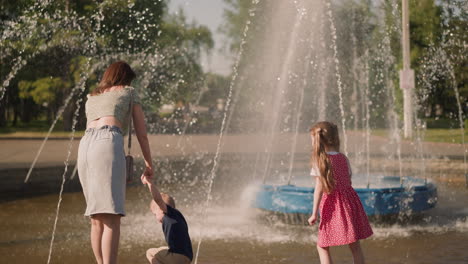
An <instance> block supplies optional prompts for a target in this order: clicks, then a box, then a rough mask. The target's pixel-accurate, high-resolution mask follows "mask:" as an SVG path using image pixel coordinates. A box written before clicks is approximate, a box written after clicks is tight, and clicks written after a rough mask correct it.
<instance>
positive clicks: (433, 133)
mask: <svg viewBox="0 0 468 264" xmlns="http://www.w3.org/2000/svg"><path fill="white" fill-rule="evenodd" d="M413 133H414V134H413V136H415V137H416V131H414V132H413ZM372 135H376V136H384V137H386V136H388V130H384V129H376V130H372ZM421 136H422V137H423V141H428V142H444V143H455V144H461V143H462V133H461V129H460V128H458V129H449V128H447V129H446V128H441V129H439V128H429V129H427V130H426V131H425V132H423V134H422V135H421ZM401 137H403V131H402V132H401ZM467 141H468V131H467V130H466V129H465V142H467Z"/></svg>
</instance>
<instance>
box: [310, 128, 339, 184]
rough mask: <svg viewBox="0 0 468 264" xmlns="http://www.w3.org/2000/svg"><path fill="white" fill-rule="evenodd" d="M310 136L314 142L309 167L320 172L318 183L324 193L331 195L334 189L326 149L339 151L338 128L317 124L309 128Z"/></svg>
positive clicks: (333, 180)
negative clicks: (320, 184)
mask: <svg viewBox="0 0 468 264" xmlns="http://www.w3.org/2000/svg"><path fill="white" fill-rule="evenodd" d="M310 134H311V136H312V138H313V140H314V142H313V146H312V147H313V148H312V157H311V160H310V162H311V166H312V167H314V168H317V169H318V170H319V172H320V181H321V182H322V185H323V188H324V191H325V192H326V193H331V192H332V191H333V189H334V188H335V179H334V178H333V169H332V167H331V161H330V159H329V158H328V156H327V152H326V149H325V148H326V147H333V148H334V149H336V150H337V151H339V149H340V138H339V135H338V127H337V126H336V125H335V124H333V123H331V122H326V121H324V122H318V123H316V124H315V125H313V126H312V127H311V128H310Z"/></svg>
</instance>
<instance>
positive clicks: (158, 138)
mask: <svg viewBox="0 0 468 264" xmlns="http://www.w3.org/2000/svg"><path fill="white" fill-rule="evenodd" d="M267 139H268V136H267V135H247V134H241V135H235V134H233V135H226V136H225V137H224V140H223V144H222V148H221V151H222V153H256V152H259V151H260V152H264V151H268V150H270V152H272V153H287V152H290V151H291V145H292V142H293V141H292V140H293V134H292V133H289V134H282V135H279V136H277V137H275V139H276V140H275V142H274V143H273V145H272V146H270V147H267V146H266V140H267ZM149 140H150V144H151V150H152V153H153V156H154V158H155V159H158V158H167V157H169V158H170V157H181V156H191V155H197V154H200V153H203V154H210V153H213V154H214V153H215V152H216V148H217V143H218V136H217V135H200V134H196V135H186V136H180V135H150V136H149ZM135 142H136V140H135ZM41 143H42V139H14V138H13V139H11V138H10V139H0V149H1V151H0V169H11V168H29V167H30V165H31V164H32V162H33V160H34V157H35V156H36V153H37V151H38V150H39V147H40V145H41ZM78 144H79V138H77V139H75V140H74V141H73V144H72V154H71V157H70V163H72V164H73V163H75V161H76V155H77V149H78ZM69 145H70V140H67V139H50V140H48V142H47V143H46V145H45V147H44V149H43V152H42V154H41V155H40V157H39V159H38V161H37V164H36V166H37V167H51V166H61V165H63V164H64V161H65V158H66V156H67V153H68V148H69ZM135 145H137V144H135ZM364 146H365V140H364V138H363V135H362V133H358V132H349V133H348V152H350V153H358V152H360V153H363V152H364ZM396 147H397V144H395V143H392V142H390V141H389V139H387V138H385V137H380V136H372V137H371V139H370V153H371V155H378V156H386V155H387V156H388V155H389V154H390V155H391V153H396ZM310 148H311V147H310V137H309V135H308V134H307V133H303V134H299V135H298V138H297V148H296V153H298V154H299V155H301V154H303V155H309V153H310ZM417 149H418V146H417V144H416V143H414V142H411V141H403V142H402V144H401V153H402V155H403V156H405V155H410V154H414V153H417ZM422 149H423V152H424V153H425V155H427V156H428V157H439V158H440V157H449V158H455V159H460V158H463V151H464V149H463V146H462V145H460V144H450V143H434V142H424V143H423V146H422ZM342 151H343V148H342ZM133 154H136V156H141V153H140V150H139V148H138V147H135V148H134V153H133Z"/></svg>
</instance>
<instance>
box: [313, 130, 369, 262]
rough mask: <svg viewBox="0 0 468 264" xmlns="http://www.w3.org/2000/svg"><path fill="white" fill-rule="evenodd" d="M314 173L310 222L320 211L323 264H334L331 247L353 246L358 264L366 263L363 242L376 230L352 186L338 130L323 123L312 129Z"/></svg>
mask: <svg viewBox="0 0 468 264" xmlns="http://www.w3.org/2000/svg"><path fill="white" fill-rule="evenodd" d="M310 134H311V137H312V145H313V151H312V158H311V164H312V171H311V175H312V176H316V177H315V179H316V180H315V191H314V207H313V210H312V216H311V217H310V218H309V220H308V222H309V224H310V225H313V224H314V223H315V222H316V220H317V214H318V210H317V209H318V208H320V225H319V229H318V241H317V250H318V253H319V257H320V263H321V264H328V263H332V259H331V256H330V246H339V245H349V248H350V249H351V252H352V254H353V259H354V263H355V264H362V263H364V255H363V253H362V249H361V245H360V244H359V240H360V239H364V238H367V237H369V236H371V235H372V234H373V233H372V228H371V227H370V225H369V221H368V219H367V215H366V213H365V212H364V208H363V207H362V204H361V201H360V200H359V197H358V195H357V193H356V191H354V189H353V187H352V186H351V166H350V165H349V161H348V158H347V157H346V156H345V155H344V154H342V153H340V152H339V150H340V139H339V136H338V127H337V126H336V125H335V124H333V123H330V122H319V123H317V124H315V125H314V126H313V127H312V128H311V129H310Z"/></svg>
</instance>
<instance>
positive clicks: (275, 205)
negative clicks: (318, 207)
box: [253, 176, 437, 216]
mask: <svg viewBox="0 0 468 264" xmlns="http://www.w3.org/2000/svg"><path fill="white" fill-rule="evenodd" d="M309 179H310V177H309ZM373 185H375V186H372V185H370V187H367V186H361V187H355V188H354V189H355V190H356V192H357V194H358V196H359V198H360V199H361V202H362V205H363V207H364V210H365V212H366V214H367V215H369V216H373V215H392V214H399V213H401V212H405V213H418V212H422V211H425V210H428V209H430V208H433V207H434V206H435V205H436V203H437V188H436V186H435V185H434V184H433V183H431V182H426V181H425V180H424V179H417V178H412V177H404V178H403V185H402V184H401V182H400V177H395V176H383V177H379V178H378V180H377V182H375V181H374V184H373ZM379 186H381V187H379ZM313 194H314V187H313V186H297V185H277V184H264V185H261V186H260V188H259V189H258V192H257V193H256V196H255V199H254V201H253V203H254V205H253V206H254V207H255V208H259V209H264V210H267V211H272V212H279V213H299V214H311V213H312V205H313V203H312V202H313Z"/></svg>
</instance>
